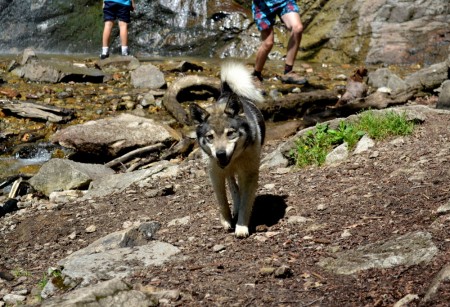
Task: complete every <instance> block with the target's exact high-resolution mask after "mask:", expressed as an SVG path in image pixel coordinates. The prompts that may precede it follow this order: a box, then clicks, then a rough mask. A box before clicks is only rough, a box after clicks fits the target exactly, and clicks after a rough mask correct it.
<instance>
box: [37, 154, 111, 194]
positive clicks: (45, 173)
mask: <svg viewBox="0 0 450 307" xmlns="http://www.w3.org/2000/svg"><path fill="white" fill-rule="evenodd" d="M112 174H114V171H113V170H112V169H110V168H108V167H105V166H103V165H99V164H85V163H79V162H74V161H71V160H67V159H57V158H55V159H51V160H49V161H48V162H47V163H45V164H44V165H42V167H41V168H40V170H39V172H38V173H37V174H36V175H35V176H33V177H32V178H31V179H30V180H29V183H30V185H31V186H32V187H33V188H34V189H36V190H37V191H39V192H42V193H43V194H45V195H47V196H49V195H50V194H51V193H52V192H55V191H66V190H74V189H87V188H88V186H89V184H90V183H91V181H93V180H95V179H100V178H103V177H105V176H107V175H112Z"/></svg>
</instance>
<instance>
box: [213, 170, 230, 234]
mask: <svg viewBox="0 0 450 307" xmlns="http://www.w3.org/2000/svg"><path fill="white" fill-rule="evenodd" d="M209 176H210V178H211V183H212V186H213V189H214V192H215V194H216V198H217V202H218V203H219V211H220V223H221V224H222V226H223V227H224V228H225V229H227V230H228V229H231V228H232V226H231V211H230V207H229V205H228V200H227V191H226V188H225V176H224V174H223V172H221V171H220V170H217V169H214V168H211V170H210V173H209Z"/></svg>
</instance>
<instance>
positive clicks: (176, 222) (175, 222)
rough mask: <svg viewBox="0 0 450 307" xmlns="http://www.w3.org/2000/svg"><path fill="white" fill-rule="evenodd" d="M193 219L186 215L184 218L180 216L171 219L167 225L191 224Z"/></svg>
mask: <svg viewBox="0 0 450 307" xmlns="http://www.w3.org/2000/svg"><path fill="white" fill-rule="evenodd" d="M190 221H191V217H190V216H185V217H182V218H178V219H173V220H171V221H170V222H169V223H167V226H169V227H170V226H184V225H187V224H189V222H190Z"/></svg>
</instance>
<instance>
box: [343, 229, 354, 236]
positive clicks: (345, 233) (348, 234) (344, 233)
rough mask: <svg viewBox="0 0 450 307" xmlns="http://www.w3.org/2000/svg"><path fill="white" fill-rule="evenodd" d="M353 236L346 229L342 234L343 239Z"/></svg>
mask: <svg viewBox="0 0 450 307" xmlns="http://www.w3.org/2000/svg"><path fill="white" fill-rule="evenodd" d="M351 236H352V234H351V232H350V230H348V229H345V230H344V232H342V233H341V238H348V237H351Z"/></svg>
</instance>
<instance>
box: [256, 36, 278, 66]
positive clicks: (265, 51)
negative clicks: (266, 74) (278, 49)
mask: <svg viewBox="0 0 450 307" xmlns="http://www.w3.org/2000/svg"><path fill="white" fill-rule="evenodd" d="M274 40H275V35H274V31H273V27H270V28H268V29H266V30H262V31H261V45H260V46H259V48H258V51H257V52H256V60H255V71H256V72H262V70H263V68H264V65H265V64H266V60H267V57H268V56H269V53H270V51H271V50H272V47H273V43H274Z"/></svg>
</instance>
